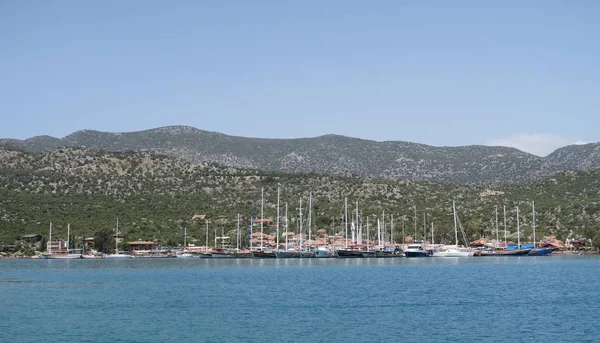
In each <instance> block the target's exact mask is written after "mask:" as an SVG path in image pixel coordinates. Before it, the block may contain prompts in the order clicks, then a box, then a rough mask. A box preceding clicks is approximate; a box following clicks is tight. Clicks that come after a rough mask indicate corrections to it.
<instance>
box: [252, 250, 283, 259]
mask: <svg viewBox="0 0 600 343" xmlns="http://www.w3.org/2000/svg"><path fill="white" fill-rule="evenodd" d="M252 257H254V258H277V255H275V253H274V252H267V251H253V252H252Z"/></svg>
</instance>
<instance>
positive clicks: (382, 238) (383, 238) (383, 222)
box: [381, 210, 385, 245]
mask: <svg viewBox="0 0 600 343" xmlns="http://www.w3.org/2000/svg"><path fill="white" fill-rule="evenodd" d="M381 227H382V229H383V231H382V236H381V241H382V243H383V245H385V210H383V211H382V212H381Z"/></svg>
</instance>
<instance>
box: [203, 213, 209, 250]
mask: <svg viewBox="0 0 600 343" xmlns="http://www.w3.org/2000/svg"><path fill="white" fill-rule="evenodd" d="M204 222H205V223H206V241H205V242H204V252H205V253H206V252H208V219H205V220H204Z"/></svg>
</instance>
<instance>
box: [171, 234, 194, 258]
mask: <svg viewBox="0 0 600 343" xmlns="http://www.w3.org/2000/svg"><path fill="white" fill-rule="evenodd" d="M186 246H187V228H185V227H184V228H183V252H182V253H181V254H178V255H175V256H176V257H177V258H192V257H194V255H192V254H191V253H190V252H188V251H186V250H185V247H186Z"/></svg>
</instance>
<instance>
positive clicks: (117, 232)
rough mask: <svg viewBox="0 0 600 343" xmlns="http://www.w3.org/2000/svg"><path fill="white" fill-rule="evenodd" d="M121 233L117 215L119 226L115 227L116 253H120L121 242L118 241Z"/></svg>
mask: <svg viewBox="0 0 600 343" xmlns="http://www.w3.org/2000/svg"><path fill="white" fill-rule="evenodd" d="M118 235H119V217H117V228H116V229H115V254H119V244H118V243H117V240H118Z"/></svg>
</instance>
